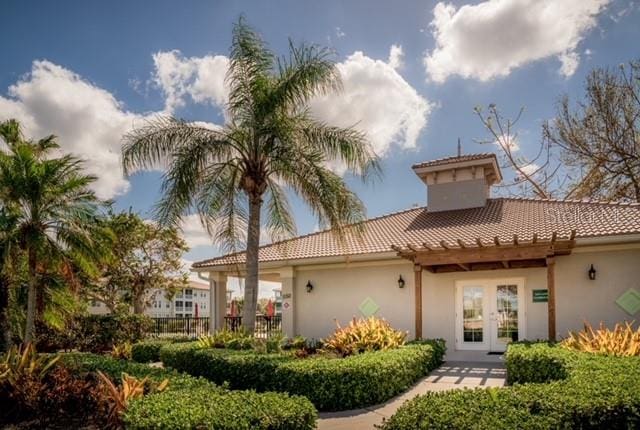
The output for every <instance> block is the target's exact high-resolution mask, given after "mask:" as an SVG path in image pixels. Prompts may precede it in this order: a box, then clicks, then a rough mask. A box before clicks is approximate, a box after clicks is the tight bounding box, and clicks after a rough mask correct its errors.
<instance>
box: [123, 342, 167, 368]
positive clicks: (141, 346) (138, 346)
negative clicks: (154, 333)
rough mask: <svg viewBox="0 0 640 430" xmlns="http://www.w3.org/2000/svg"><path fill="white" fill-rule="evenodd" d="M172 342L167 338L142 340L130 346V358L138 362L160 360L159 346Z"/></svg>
mask: <svg viewBox="0 0 640 430" xmlns="http://www.w3.org/2000/svg"><path fill="white" fill-rule="evenodd" d="M170 343H173V342H171V341H169V340H159V339H158V340H143V341H142V342H138V343H134V344H133V346H132V347H131V359H132V360H133V361H136V362H138V363H151V362H156V361H160V348H162V347H163V346H165V345H169V344H170Z"/></svg>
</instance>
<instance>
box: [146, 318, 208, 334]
mask: <svg viewBox="0 0 640 430" xmlns="http://www.w3.org/2000/svg"><path fill="white" fill-rule="evenodd" d="M153 322H154V326H153V327H154V334H155V335H156V336H159V337H162V336H189V337H194V338H195V337H199V336H202V335H205V334H207V333H209V317H198V318H195V317H184V318H174V317H165V318H153Z"/></svg>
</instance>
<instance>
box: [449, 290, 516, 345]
mask: <svg viewBox="0 0 640 430" xmlns="http://www.w3.org/2000/svg"><path fill="white" fill-rule="evenodd" d="M524 337H525V313H524V279H522V278H510V279H483V280H475V281H458V282H456V349H461V350H464V349H468V350H486V351H492V352H494V351H495V352H502V351H505V350H506V348H507V345H508V344H509V342H512V341H517V340H520V339H524Z"/></svg>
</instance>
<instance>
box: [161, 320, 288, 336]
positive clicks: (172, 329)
mask: <svg viewBox="0 0 640 430" xmlns="http://www.w3.org/2000/svg"><path fill="white" fill-rule="evenodd" d="M153 322H154V325H153V332H154V334H155V335H156V336H158V337H163V336H189V337H194V338H195V337H199V336H202V335H205V334H207V333H209V317H198V318H194V317H184V318H175V317H164V318H153ZM241 326H242V317H231V316H226V317H224V327H225V328H226V329H227V330H232V331H236V330H240V327H241ZM278 331H282V316H280V315H274V316H271V317H270V316H266V315H256V327H255V336H256V337H267V336H269V335H270V334H272V333H274V332H278Z"/></svg>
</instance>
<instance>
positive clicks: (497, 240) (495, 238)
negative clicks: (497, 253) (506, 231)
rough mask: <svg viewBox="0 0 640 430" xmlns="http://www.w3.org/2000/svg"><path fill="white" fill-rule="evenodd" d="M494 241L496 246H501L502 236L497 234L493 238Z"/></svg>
mask: <svg viewBox="0 0 640 430" xmlns="http://www.w3.org/2000/svg"><path fill="white" fill-rule="evenodd" d="M493 243H495V244H496V246H500V238H499V237H498V236H495V237H494V238H493Z"/></svg>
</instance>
